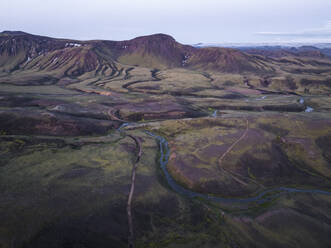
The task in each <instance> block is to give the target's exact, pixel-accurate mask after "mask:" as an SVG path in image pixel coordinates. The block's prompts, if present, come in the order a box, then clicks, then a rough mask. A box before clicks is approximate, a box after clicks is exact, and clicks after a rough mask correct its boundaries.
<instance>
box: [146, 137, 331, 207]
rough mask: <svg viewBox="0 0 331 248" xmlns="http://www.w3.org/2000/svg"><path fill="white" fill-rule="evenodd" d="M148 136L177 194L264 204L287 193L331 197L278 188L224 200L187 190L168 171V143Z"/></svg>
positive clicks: (166, 176)
mask: <svg viewBox="0 0 331 248" xmlns="http://www.w3.org/2000/svg"><path fill="white" fill-rule="evenodd" d="M145 132H146V133H147V134H148V135H150V136H152V137H153V138H155V139H156V140H157V141H158V143H159V149H160V160H159V161H160V166H161V169H162V171H163V173H164V176H165V178H166V180H167V183H168V185H169V186H170V187H171V189H172V190H174V191H175V192H177V193H179V194H181V195H183V196H186V197H189V198H202V199H205V200H210V201H215V202H223V203H251V202H256V203H264V202H266V201H270V200H272V199H274V198H276V197H278V196H280V195H282V194H286V193H311V194H323V195H329V196H331V192H329V191H324V190H318V189H297V188H287V187H278V188H274V189H267V190H264V191H262V192H260V193H258V194H257V195H256V196H254V197H248V198H223V197H217V196H212V195H208V194H202V193H197V192H193V191H190V190H188V189H185V188H184V187H182V186H181V185H179V184H178V183H177V182H176V181H175V180H174V179H173V178H172V176H171V175H170V173H169V172H168V170H167V163H168V160H169V156H170V149H169V145H168V142H167V140H166V139H165V138H163V137H162V136H158V135H156V134H154V133H151V132H149V131H145ZM270 193H273V194H272V195H268V194H270Z"/></svg>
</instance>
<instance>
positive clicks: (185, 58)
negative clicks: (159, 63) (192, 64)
mask: <svg viewBox="0 0 331 248" xmlns="http://www.w3.org/2000/svg"><path fill="white" fill-rule="evenodd" d="M189 58H190V56H188V55H185V56H184V59H183V61H182V66H185V65H186V64H187V63H188V59H189Z"/></svg>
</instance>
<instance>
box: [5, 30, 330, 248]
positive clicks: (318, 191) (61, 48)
mask: <svg viewBox="0 0 331 248" xmlns="http://www.w3.org/2000/svg"><path fill="white" fill-rule="evenodd" d="M330 94H331V60H330V58H328V57H327V56H325V55H323V54H321V53H317V52H316V51H315V52H314V53H304V54H300V53H296V54H294V53H287V52H282V51H279V53H277V54H263V53H261V51H259V52H256V53H254V51H247V52H241V51H238V50H233V49H225V48H194V47H191V46H187V45H182V44H179V43H177V42H176V41H175V40H174V39H173V38H172V37H170V36H167V35H162V34H158V35H152V36H146V37H138V38H135V39H133V40H129V41H120V42H115V41H84V42H81V41H73V40H65V39H53V38H48V37H42V36H36V35H30V34H26V33H23V32H3V33H1V34H0V156H1V160H0V247H1V248H21V247H22V248H30V247H31V248H32V247H33V248H38V247H40V248H44V247H50V248H60V247H67V248H69V247H91V248H92V247H93V248H95V247H128V245H129V246H130V247H141V248H143V247H144V248H145V247H150V248H156V247H160V248H161V247H168V248H172V247H173V248H175V247H178V248H180V247H199V248H200V247H205V248H208V247H233V248H234V247H286V248H288V247H330V246H331V239H330V233H331V211H330V209H331V153H330V151H331V97H330ZM133 175H134V176H133ZM129 195H130V197H129ZM128 218H129V219H128Z"/></svg>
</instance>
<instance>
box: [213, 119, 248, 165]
mask: <svg viewBox="0 0 331 248" xmlns="http://www.w3.org/2000/svg"><path fill="white" fill-rule="evenodd" d="M247 132H248V120H247V119H246V130H245V132H244V133H243V134H242V135H241V136H240V138H239V139H237V140H236V141H235V142H234V143H233V144H232V145H231V146H230V147H229V148H228V149H227V150H226V151H225V152H224V153H223V154H222V156H221V157H220V158H219V159H218V166H219V167H220V168H221V169H222V161H223V159H224V158H225V156H226V155H227V154H228V153H229V152H231V150H232V149H233V148H234V147H235V145H237V144H238V143H239V142H240V141H241V140H242V139H244V138H245V137H246V135H247Z"/></svg>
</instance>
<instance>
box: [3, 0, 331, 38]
mask: <svg viewBox="0 0 331 248" xmlns="http://www.w3.org/2000/svg"><path fill="white" fill-rule="evenodd" d="M0 6H1V15H0V31H4V30H15V31H17V30H19V31H25V32H28V33H33V34H39V35H46V36H51V37H58V38H73V39H79V40H89V39H106V40H127V39H132V38H134V37H137V36H142V35H149V34H154V33H166V34H169V35H172V36H173V37H174V38H175V39H176V40H177V41H179V42H181V43H185V44H196V43H200V42H202V43H230V42H231V43H262V42H308V43H309V42H331V0H199V1H195V0H93V1H87V0H56V1H55V0H0Z"/></svg>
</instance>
